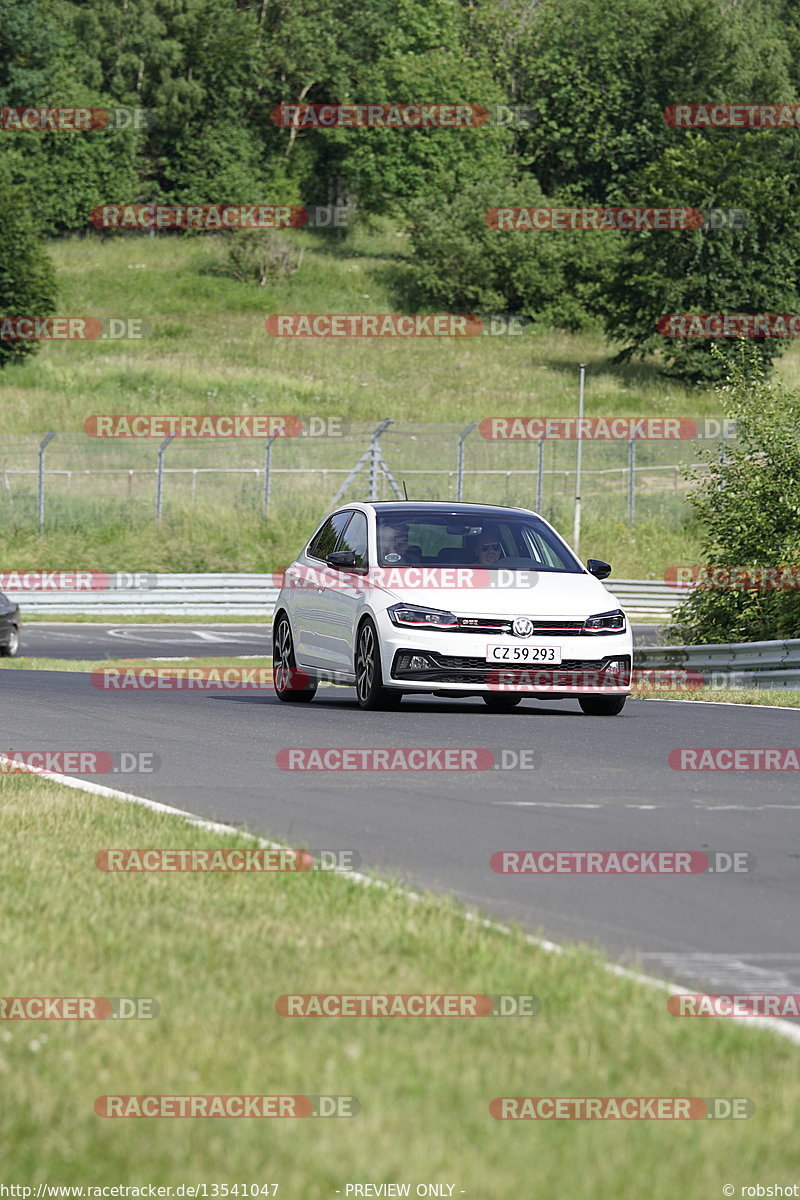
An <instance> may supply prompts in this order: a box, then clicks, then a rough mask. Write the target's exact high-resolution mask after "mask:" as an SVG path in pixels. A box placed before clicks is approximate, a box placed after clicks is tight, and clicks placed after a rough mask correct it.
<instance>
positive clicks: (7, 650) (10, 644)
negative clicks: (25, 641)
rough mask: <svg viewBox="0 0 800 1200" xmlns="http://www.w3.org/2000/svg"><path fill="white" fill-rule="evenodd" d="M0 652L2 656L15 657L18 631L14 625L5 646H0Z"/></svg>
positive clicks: (17, 647) (17, 649)
mask: <svg viewBox="0 0 800 1200" xmlns="http://www.w3.org/2000/svg"><path fill="white" fill-rule="evenodd" d="M0 654H2V655H3V658H16V657H17V655H18V654H19V631H18V630H17V628H16V626H14V627H12V629H11V632H10V633H9V635H8V641H7V642H6V644H5V646H0Z"/></svg>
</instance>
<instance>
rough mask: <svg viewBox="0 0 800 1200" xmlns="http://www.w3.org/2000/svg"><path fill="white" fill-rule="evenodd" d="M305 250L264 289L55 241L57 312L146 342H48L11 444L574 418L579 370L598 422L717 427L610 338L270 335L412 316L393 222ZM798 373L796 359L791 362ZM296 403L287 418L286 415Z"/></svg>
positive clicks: (12, 384)
mask: <svg viewBox="0 0 800 1200" xmlns="http://www.w3.org/2000/svg"><path fill="white" fill-rule="evenodd" d="M287 236H288V237H292V238H293V239H294V240H295V242H296V244H297V245H301V246H304V247H305V250H306V253H305V259H304V262H303V266H302V268H301V270H300V271H299V272H298V274H296V275H294V276H291V277H289V278H287V279H285V280H282V281H280V282H278V283H275V284H273V285H270V286H268V287H265V288H259V287H256V286H254V285H246V284H242V283H239V282H237V281H236V280H234V279H232V278H230V277H227V276H226V275H225V273H224V260H225V253H226V246H227V240H226V238H225V237H224V236H219V235H210V236H208V237H206V236H196V237H191V238H175V237H156V238H150V237H148V236H147V235H143V236H130V235H126V236H122V237H109V238H107V239H104V240H101V239H100V238H97V237H87V238H69V239H65V240H63V241H59V242H54V243H51V245H50V251H51V254H52V256H53V258H54V260H55V262H56V266H57V269H58V277H59V284H60V287H61V294H60V298H59V305H58V315H61V316H82V315H91V316H122V317H136V318H141V319H143V320H145V321H146V322H147V324H148V327H149V328H148V334H147V336H146V337H145V338H143V339H141V340H129V341H121V342H115V343H111V342H84V343H79V342H72V343H57V342H53V343H48V344H47V345H45V346H43V348H42V351H41V353H40V354H39V355H38V356H36V358H34V359H32V360H31V361H30V362H28V363H26V364H24V365H22V366H21V367H19V368H16V369H15V370H14V371H13V372H7V375H8V378H4V380H3V383H4V385H5V386H4V392H5V398H4V413H5V418H6V422H7V428H8V429H11V430H13V431H14V432H15V433H24V432H39V431H40V430H45V429H61V430H64V431H67V430H74V431H76V432H77V431H79V430H81V429H82V427H83V421H84V419H85V417H86V416H87V415H89V414H90V413H95V412H100V413H103V412H170V411H173V412H175V411H178V412H247V411H255V410H260V411H264V410H265V409H266V410H268V411H269V410H272V411H277V412H284V411H290V412H296V413H299V414H300V415H307V414H314V413H323V414H336V413H339V414H343V415H345V416H346V419H347V420H350V421H375V420H380V419H382V418H383V417H385V416H392V417H394V418H395V419H396V420H398V421H401V420H406V421H415V420H429V421H456V422H464V423H466V422H467V421H469V420H472V419H475V418H476V416H478V417H481V416H491V415H504V414H508V413H512V414H513V413H516V412H523V413H542V414H547V415H556V416H558V415H562V414H569V415H573V413H574V411H575V407H576V398H577V392H576V383H577V369H578V366H579V364H580V363H582V362H583V363H586V364H587V366H588V373H589V387H588V390H587V412H588V413H590V414H591V413H596V414H598V415H606V414H614V415H640V414H641V415H689V416H691V415H695V414H698V415H701V416H703V415H711V416H714V415H718V413H719V404H718V401H717V399H716V396H715V395H714V393H713V392H711V391H696V392H695V391H691V390H687V389H686V388H682V387H680V386H678V385H676V384H675V383H673V382H671V381H668V380H665V379H664V378H663V377H662V376H660V375H659V374H658V372H657V370H656V368H655V365H654V364H653V363H644V364H634V365H625V366H616V365H614V364H613V363H612V362H611V358H612V357H613V353H614V352H615V350H616V349H617V347H609V346H608V345H607V344H606V343H605V342H604V340H603V338H602V336H601V335H600V334H599V332H598V333H587V334H582V335H576V336H567V335H565V334H564V333H562V332H561V331H558V330H547V329H544V330H542V331H540V332H537V333H535V334H534V335H532V336H530V337H528V336H523V337H516V338H511V337H481V338H465V339H448V338H428V339H425V338H415V339H393V338H345V339H330V338H328V339H309V338H298V339H291V338H282V339H278V338H270V337H269V336H268V335H267V334H266V332H265V330H264V320H265V318H266V317H267V316H268V315H270V314H272V313H279V312H289V313H291V312H300V313H302V312H309V313H314V312H338V313H347V312H378V313H379V312H396V311H403V293H402V282H400V286H399V288H398V280H400V281H402V274H403V266H404V263H405V262H407V261H408V254H409V250H408V242H407V240H406V239H405V238H403V237H402V236H400V234H399V231H397V230H394V229H392V228H390V227H388V226H387V225H385V224H383V225H378V226H373V227H371V228H364V227H362V228H360V229H357V230H354V231H353V233H352V234H351V235H350V236H348V237H347V239H345V240H340V239H331V238H329V237H328V236H327V235H325V234H322V233H318V234H315V233H308V232H298V233H296V234H291V235H287ZM787 360H788V361H790V362H791V363H792V364H793V367H792V370H793V371H795V372H796V373H800V355H795V356H794V357H792V356H791V355H788V356H787ZM287 406H288V409H287Z"/></svg>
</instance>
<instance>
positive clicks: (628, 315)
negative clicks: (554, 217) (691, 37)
mask: <svg viewBox="0 0 800 1200" xmlns="http://www.w3.org/2000/svg"><path fill="white" fill-rule="evenodd" d="M798 161H800V134H798V133H797V132H795V131H792V130H778V131H774V132H770V131H759V132H754V133H750V134H748V133H743V132H740V131H737V132H736V133H734V132H733V131H724V132H723V131H720V132H714V133H712V134H710V135H709V134H702V133H695V134H687V135H686V136H685V139H684V141H683V143H682V145H681V146H678V147H672V148H670V149H669V150H667V151H665V153H664V154H663V155H662V156H661V158H660V159H658V161H656V162H654V163H652V164H651V165H650V166H648V167H647V168H645V169H644V170H643V171H642V172H641V174H640V176H639V179H638V183H637V186H636V188H635V190H634V195H635V196H636V200H637V202H638V203H639V204H643V205H657V206H662V207H663V206H667V205H686V204H688V205H691V206H694V207H697V208H699V209H701V210H703V211H707V210H709V209H723V210H724V209H728V208H736V209H740V210H743V213H744V216H743V221H744V228H719V229H714V228H710V229H699V230H694V231H687V232H684V231H656V232H652V233H630V234H624V235H623V237H624V250H623V253H622V255H621V256H620V259H619V262H618V266H617V269H616V272H615V274H614V277H613V279H612V280H611V283H610V286H609V288H608V290H607V292H606V293H605V294H604V296H603V297H602V298H601V301H600V305H599V307H600V309H601V311H602V312H603V314H604V316H605V319H606V329H607V331H608V333H609V335H610V336H611V337H612V338H614V339H616V340H618V341H622V342H624V343H626V345H625V348H624V349H623V351H622V352H621V354H620V356H619V357H620V359H623V360H624V359H627V358H630V357H631V356H632V355H634V354H638V355H640V356H644V355H645V354H648V353H650V352H652V351H654V350H660V351H661V353H662V355H663V359H664V361H665V363H666V364H667V369H668V373H669V374H671V375H673V376H674V377H676V378H679V379H682V380H685V381H688V382H701V381H710V380H720V379H722V378H723V377H724V376H725V375H726V372H727V365H728V363H729V362H730V361H731V360H732V358H733V357H734V356H735V355H736V353H737V349H736V343H735V341H733V340H730V339H725V340H721V339H704V338H695V337H691V338H672V337H670V338H668V337H662V336H661V335H660V334H659V333H658V332H657V329H656V322H657V321H658V319H659V317H661V316H663V315H666V314H669V313H690V312H695V313H791V312H796V311H797V305H798V303H799V302H800V295H799V294H798V262H800V228H798V226H797V222H796V221H795V219H794V215H793V214H794V213H795V212H796V209H797V204H798V199H800V173H798V169H797V167H798ZM712 341H713V342H719V350H720V353H719V354H716V355H711V354H710V353H709V349H710V346H711V344H712ZM780 349H781V343H780V341H778V340H777V339H769V338H768V339H758V342H757V343H756V345H754V347H753V350H754V359H755V360H757V362H758V365H759V369H760V370H761V371H764V370H766V369H767V368H768V366H769V363H770V362H771V360H772V358H773V357H774V356H775V354H777V353H778V352H779V350H780Z"/></svg>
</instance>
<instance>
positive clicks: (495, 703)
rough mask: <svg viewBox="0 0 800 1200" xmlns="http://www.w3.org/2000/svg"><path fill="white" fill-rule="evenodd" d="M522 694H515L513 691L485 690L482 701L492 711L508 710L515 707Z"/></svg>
mask: <svg viewBox="0 0 800 1200" xmlns="http://www.w3.org/2000/svg"><path fill="white" fill-rule="evenodd" d="M521 699H522V696H515V695H514V693H513V692H485V693H484V696H483V703H484V704H485V705H486V707H487V708H490V709H491V710H492V712H510V710H511V709H512V708H516V707H517V705H518V704H519V702H520V700H521Z"/></svg>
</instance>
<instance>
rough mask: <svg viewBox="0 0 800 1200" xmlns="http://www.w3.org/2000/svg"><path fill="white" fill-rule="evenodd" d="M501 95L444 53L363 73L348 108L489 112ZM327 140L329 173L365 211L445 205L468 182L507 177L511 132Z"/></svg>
mask: <svg viewBox="0 0 800 1200" xmlns="http://www.w3.org/2000/svg"><path fill="white" fill-rule="evenodd" d="M505 99H506V97H505V95H504V94H503V92H502V91H501V90H500V88H499V87H498V86H497V84H496V83H495V82H494V80H493V79H492V78H491V76H490V75H489V74H488V72H486V71H485V70H483V68H482V67H481V66H480V65H479V64H478V63H475V62H471V61H469V60H465V59H464V57H463V55H461V54H459V53H458V52H457V51H456V50H453V49H451V48H449V47H448V48H444V49H436V50H430V51H427V52H425V53H423V54H416V55H395V56H394V57H392V58H386V59H383V60H381V61H380V62H378V63H376V64H375V66H374V67H370V68H368V69H367V70H366V71H365V72H364V73H363V74H362V77H361V79H360V80H359V83H358V88H357V90H356V91H355V93H354V94H353V96H352V97H351V98H350V100H351V101H352V102H353V103H367V102H368V101H373V102H374V101H376V100H377V101H379V102H382V103H397V104H475V105H484V106H486V107H487V108H489V109H490V111H492V110H494V108H495V107H496V106H497V105H500V104H502V103H503V102H504V101H505ZM323 136H325V137H327V138H328V139H329V142H330V151H329V153H330V155H331V159H332V161H333V162H335V164H336V171H337V172H338V173H339V174H342V175H344V176H345V177H347V178H348V179H349V180H350V181H351V187H352V190H353V191H354V193H355V195H356V196H357V198H358V201H359V203H360V204H361V205H363V206H365V207H366V208H367V209H369V210H370V211H372V212H391V211H392V210H393V209H397V208H398V207H404V206H406V205H407V203H408V202H409V201H410V200H412V199H422V200H424V201H426V202H427V203H428V204H429V205H430V204H431V203H432V202H433V203H434V204H437V205H438V204H439V203H442V202H443V203H447V202H448V201H450V200H451V199H453V198H454V197H456V196H457V195H458V194H459V193H460V192H462V191H463V189H465V188H467V187H468V186H469V185H470V184H472V183H474V182H477V181H480V180H501V179H503V178H504V177H505V176H507V175H508V172H509V169H510V166H511V160H510V156H509V150H510V147H511V133H510V131H509V130H508V129H505V128H502V127H498V126H496V125H492V124H487V125H485V126H482V127H479V128H472V127H470V128H464V129H448V128H441V129H369V130H354V129H339V130H335V131H330V132H328V133H327V134H324V135H323Z"/></svg>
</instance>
